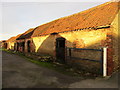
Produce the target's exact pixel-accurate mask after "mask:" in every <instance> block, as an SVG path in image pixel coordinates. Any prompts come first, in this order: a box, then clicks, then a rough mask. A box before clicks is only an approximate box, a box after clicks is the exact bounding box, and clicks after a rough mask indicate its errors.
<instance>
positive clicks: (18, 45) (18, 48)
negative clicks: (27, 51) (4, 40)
mask: <svg viewBox="0 0 120 90" xmlns="http://www.w3.org/2000/svg"><path fill="white" fill-rule="evenodd" d="M17 51H19V43H18V42H17Z"/></svg>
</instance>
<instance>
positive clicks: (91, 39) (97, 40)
mask: <svg viewBox="0 0 120 90" xmlns="http://www.w3.org/2000/svg"><path fill="white" fill-rule="evenodd" d="M119 9H120V3H119V2H111V1H110V2H107V3H104V4H102V5H99V6H96V7H93V8H90V9H88V10H85V11H82V12H80V13H76V14H73V15H70V16H67V17H63V18H60V19H57V20H54V21H51V22H49V23H46V24H43V25H40V26H37V27H36V28H33V29H29V30H28V31H26V32H25V33H23V34H22V35H21V36H20V37H18V38H17V39H16V47H17V48H16V50H18V51H21V52H36V53H41V54H49V55H51V56H53V57H54V58H55V60H56V61H58V62H62V63H70V64H75V65H78V66H79V67H80V68H83V69H84V70H93V71H95V72H97V71H101V72H102V74H103V73H104V75H111V74H112V73H113V72H114V71H116V70H117V69H118V68H119V65H118V64H119V62H118V37H119V35H118V29H119V26H118V21H119V20H118V16H119V13H120V11H119Z"/></svg>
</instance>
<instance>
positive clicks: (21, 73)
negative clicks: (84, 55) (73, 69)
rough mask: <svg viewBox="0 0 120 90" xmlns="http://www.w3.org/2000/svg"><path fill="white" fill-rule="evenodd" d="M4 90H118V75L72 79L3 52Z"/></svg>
mask: <svg viewBox="0 0 120 90" xmlns="http://www.w3.org/2000/svg"><path fill="white" fill-rule="evenodd" d="M2 87H3V88H118V75H117V74H114V75H113V76H112V77H111V78H96V79H85V78H84V77H72V76H68V75H64V74H62V73H59V72H57V71H54V70H51V69H48V68H45V67H40V66H38V65H36V64H34V63H32V62H29V61H27V60H25V59H24V58H22V57H20V56H18V55H15V54H10V53H7V52H5V51H3V52H2Z"/></svg>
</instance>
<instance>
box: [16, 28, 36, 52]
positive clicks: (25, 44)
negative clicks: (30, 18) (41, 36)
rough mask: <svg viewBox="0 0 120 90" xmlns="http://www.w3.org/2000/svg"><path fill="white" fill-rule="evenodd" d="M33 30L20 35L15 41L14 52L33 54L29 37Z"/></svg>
mask: <svg viewBox="0 0 120 90" xmlns="http://www.w3.org/2000/svg"><path fill="white" fill-rule="evenodd" d="M33 32H34V29H33V28H31V29H29V30H27V31H26V32H24V33H23V34H21V35H20V36H19V37H18V38H17V39H16V51H20V52H25V53H27V52H34V50H33V48H31V47H32V38H31V35H32V34H33Z"/></svg>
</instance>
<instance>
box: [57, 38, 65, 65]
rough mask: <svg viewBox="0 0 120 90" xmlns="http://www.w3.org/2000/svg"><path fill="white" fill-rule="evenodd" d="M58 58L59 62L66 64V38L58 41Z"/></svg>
mask: <svg viewBox="0 0 120 90" xmlns="http://www.w3.org/2000/svg"><path fill="white" fill-rule="evenodd" d="M56 58H57V61H58V62H61V63H65V38H62V37H61V38H57V39H56Z"/></svg>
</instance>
